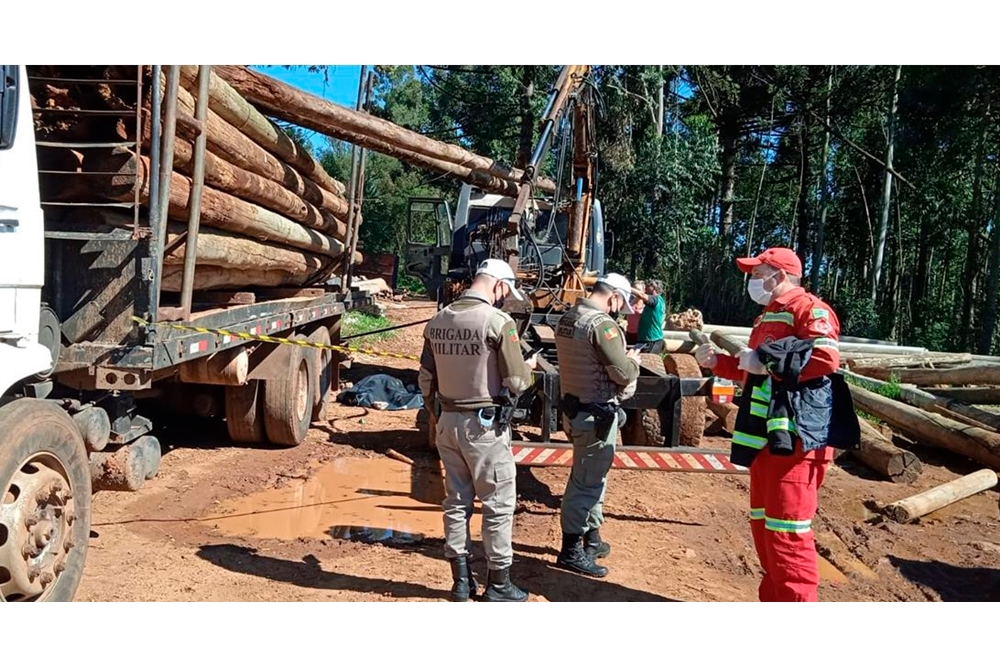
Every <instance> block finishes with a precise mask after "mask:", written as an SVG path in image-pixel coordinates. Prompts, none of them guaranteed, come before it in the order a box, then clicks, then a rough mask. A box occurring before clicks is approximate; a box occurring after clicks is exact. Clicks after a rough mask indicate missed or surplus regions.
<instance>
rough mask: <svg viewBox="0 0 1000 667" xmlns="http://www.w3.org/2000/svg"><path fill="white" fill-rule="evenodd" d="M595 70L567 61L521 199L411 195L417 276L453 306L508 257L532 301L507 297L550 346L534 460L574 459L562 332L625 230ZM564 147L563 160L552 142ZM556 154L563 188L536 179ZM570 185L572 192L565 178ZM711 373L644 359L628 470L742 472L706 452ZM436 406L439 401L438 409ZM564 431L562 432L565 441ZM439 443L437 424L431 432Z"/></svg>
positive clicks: (542, 368)
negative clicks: (480, 269)
mask: <svg viewBox="0 0 1000 667" xmlns="http://www.w3.org/2000/svg"><path fill="white" fill-rule="evenodd" d="M589 75H590V68H589V67H588V66H584V65H568V66H565V67H564V68H563V69H562V71H561V73H560V75H559V77H558V79H557V81H556V83H555V85H554V86H553V89H552V90H551V91H550V94H549V98H548V101H547V105H546V108H545V112H544V114H543V117H542V121H541V128H540V136H539V139H538V142H537V144H536V146H535V149H534V151H533V153H532V155H531V158H530V161H529V163H528V164H527V165H526V166H525V168H524V176H523V178H522V180H521V183H520V186H519V190H518V194H517V196H516V197H504V196H499V195H491V194H485V193H482V192H480V191H478V190H476V189H475V188H474V187H473V186H472V185H469V184H466V185H464V186H462V189H461V192H460V195H459V198H458V204H457V206H456V208H455V213H454V215H452V211H451V207H450V206H449V204H448V203H447V202H446V201H444V200H440V199H429V198H419V199H411V200H410V211H409V216H408V221H407V222H408V238H409V247H408V259H407V263H406V267H407V271H408V273H409V274H410V275H411V276H413V277H416V278H418V279H420V280H421V282H422V283H423V285H424V286H425V288H426V289H427V292H428V294H429V295H434V296H435V297H436V298H437V302H438V307H439V308H440V307H443V306H444V305H446V304H447V303H449V302H450V301H451V300H453V299H454V298H455V297H457V296H458V295H459V294H460V293H461V291H462V290H463V289H464V288H465V287H467V286H468V285H469V284H470V283H471V279H472V274H473V271H474V269H475V267H476V266H477V265H478V264H479V262H480V261H482V260H483V259H486V258H498V259H502V260H504V261H506V262H508V263H509V264H510V266H511V268H512V269H514V271H515V274H516V275H517V276H518V279H519V280H520V282H521V287H520V289H521V291H522V292H523V293H525V294H526V296H527V300H526V301H522V302H516V301H514V300H507V302H506V303H505V305H504V309H505V310H506V311H507V312H508V313H509V314H510V315H511V316H512V317H513V318H514V319H515V321H517V322H518V323H519V329H520V334H521V339H522V345H523V346H524V347H525V350H526V351H528V350H529V349H534V350H540V351H541V355H540V360H539V368H538V370H536V372H535V380H536V381H535V384H534V386H533V388H532V389H531V390H529V391H527V392H525V393H524V394H523V395H522V396H521V397H520V398H519V400H518V404H517V409H516V410H515V413H514V420H513V425H514V428H515V432H516V433H518V434H519V436H520V437H521V439H517V438H516V439H515V441H514V444H513V448H514V453H515V460H516V461H517V462H518V463H519V464H522V465H536V466H538V465H556V466H566V465H570V464H571V462H572V444H571V443H569V442H568V439H565V438H563V439H559V438H558V432H559V431H560V430H561V426H560V423H561V413H560V406H559V403H560V390H559V369H558V360H557V358H556V351H555V335H554V330H555V326H556V323H557V322H558V320H559V318H560V317H561V316H562V314H563V313H564V312H565V311H566V310H567V309H568V308H570V307H571V306H572V305H573V304H574V303H575V302H576V300H577V299H578V298H580V297H583V296H585V295H586V292H587V289H588V288H589V287H591V286H592V285H593V284H594V283H595V282H596V280H597V278H598V276H600V275H603V274H604V273H605V260H606V257H607V256H608V255H610V254H611V252H612V250H613V244H614V236H613V235H612V234H611V233H610V232H609V231H607V230H606V228H605V225H604V217H603V212H602V210H601V204H600V201H599V200H598V199H597V198H596V185H597V176H598V154H597V146H596V140H595V116H594V114H595V111H596V110H597V107H596V105H595V103H594V90H593V86H592V85H591V82H590V79H589ZM554 147H555V148H556V150H555V155H554V156H552V155H551V153H552V149H553V148H554ZM552 157H554V160H555V177H556V178H555V182H556V191H555V193H554V195H553V196H552V197H545V196H543V194H544V193H541V192H539V189H538V188H537V186H536V183H537V180H538V174H539V171H540V170H541V168H542V166H543V163H544V162H545V160H547V159H551V158H552ZM567 174H568V175H569V187H566V188H564V187H563V180H564V176H565V175H567ZM711 392H712V380H711V379H710V378H703V377H702V373H701V370H700V368H699V367H698V365H697V363H695V362H694V359H693V358H692V357H690V356H688V355H667V356H665V357H663V358H661V357H660V356H659V355H654V354H647V355H643V359H642V364H641V374H640V377H639V380H638V387H637V389H636V392H635V395H634V396H633V397H632V398H630V399H628V400H627V401H624V402H623V403H622V407H623V408H624V409H625V410H626V414H627V423H626V425H625V427H624V429H623V430H622V444H623V446H622V447H620V448H619V449H618V452H617V454H616V458H615V463H614V465H615V466H616V467H625V468H638V469H658V470H675V471H699V472H724V473H741V472H744V471H743V470H742V469H740V468H738V467H736V466H734V465H732V464H731V463H730V462H729V460H728V456H727V454H726V453H725V452H721V451H716V450H704V449H701V448H700V447H699V445H700V442H701V436H702V433H703V430H704V425H705V424H704V421H705V417H704V415H705V398H704V397H705V396H708V395H710V394H711ZM432 409H433V408H432ZM554 436H556V439H553V437H554ZM429 440H430V441H431V444H433V442H432V441H433V430H432V429H431V430H429Z"/></svg>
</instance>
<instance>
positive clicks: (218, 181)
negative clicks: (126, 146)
mask: <svg viewBox="0 0 1000 667" xmlns="http://www.w3.org/2000/svg"><path fill="white" fill-rule="evenodd" d="M147 125H148V123H147ZM149 136H150V133H149V132H146V133H144V135H143V138H144V141H143V147H144V148H147V149H148V148H149ZM174 168H175V169H177V170H178V171H180V172H182V173H183V174H185V175H187V176H190V175H191V174H192V173H193V171H194V146H193V145H192V144H191V142H189V141H187V140H186V139H184V138H182V137H180V136H178V137H177V138H176V139H175V140H174ZM205 183H206V184H208V185H210V186H212V187H214V188H216V189H218V190H222V191H223V192H225V193H227V194H231V195H233V196H235V197H239V198H240V199H245V200H247V201H250V202H253V203H254V204H259V205H261V206H264V207H266V208H268V209H270V210H272V211H274V212H275V213H280V214H281V215H285V216H288V217H289V218H291V219H292V220H295V221H296V222H301V223H302V224H304V225H306V226H307V227H311V228H312V229H318V230H320V231H323V232H327V233H330V234H332V235H333V236H334V237H336V238H338V239H340V240H344V238H345V236H346V234H347V225H346V224H344V223H343V222H342V221H340V220H338V219H337V218H336V217H334V215H333V214H332V213H330V212H329V211H327V210H325V209H320V208H317V207H316V206H314V205H313V204H311V203H309V202H307V201H306V200H305V199H303V198H301V197H299V196H298V195H296V194H295V193H293V192H292V191H290V190H287V189H285V188H284V187H282V186H281V185H278V184H277V183H275V182H274V181H272V180H269V179H266V178H264V177H263V176H258V175H257V174H255V173H253V172H251V171H247V170H245V169H241V168H240V167H237V166H235V165H232V164H229V163H228V162H226V161H225V160H223V159H222V158H220V157H217V156H215V155H213V154H212V153H210V152H208V151H206V152H205Z"/></svg>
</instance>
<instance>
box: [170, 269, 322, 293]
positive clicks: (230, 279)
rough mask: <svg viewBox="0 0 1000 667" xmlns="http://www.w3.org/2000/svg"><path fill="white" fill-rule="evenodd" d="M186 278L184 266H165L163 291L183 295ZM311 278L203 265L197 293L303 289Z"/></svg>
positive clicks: (197, 278) (196, 278) (197, 273)
mask: <svg viewBox="0 0 1000 667" xmlns="http://www.w3.org/2000/svg"><path fill="white" fill-rule="evenodd" d="M183 277H184V267H183V266H164V267H163V276H162V277H161V279H160V289H161V290H163V291H164V292H180V291H181V282H182V279H183ZM307 278H308V276H305V275H301V274H294V273H289V272H288V271H278V270H274V271H267V270H262V269H254V270H246V269H226V268H223V267H220V266H199V267H198V270H197V271H195V273H194V291H195V292H203V291H206V290H220V289H249V288H253V287H302V286H303V285H304V284H305V281H306V279H307Z"/></svg>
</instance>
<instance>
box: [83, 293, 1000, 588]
mask: <svg viewBox="0 0 1000 667" xmlns="http://www.w3.org/2000/svg"><path fill="white" fill-rule="evenodd" d="M433 313H434V307H433V305H432V304H430V303H428V302H425V301H406V302H404V303H402V304H391V306H390V309H389V311H388V316H389V317H390V318H391V319H392V320H394V321H396V322H400V323H403V322H413V321H417V320H423V319H426V318H428V317H430V316H431V315H432V314H433ZM421 330H422V327H415V328H411V329H404V330H401V331H400V332H399V333H398V335H397V336H395V337H394V338H393V339H391V340H390V341H388V342H386V343H384V344H382V347H383V348H384V349H387V350H389V351H395V352H403V353H407V354H418V353H419V349H420V332H421ZM416 367H417V364H416V362H413V361H406V360H381V359H373V358H371V357H362V356H358V357H357V358H356V359H355V361H354V366H353V368H351V369H350V370H349V371H346V372H345V374H344V378H345V379H348V380H355V381H356V380H357V379H360V378H362V377H365V376H366V375H369V374H371V373H374V372H388V373H390V374H393V375H396V376H397V377H400V378H401V379H403V380H404V382H407V383H411V384H415V383H416ZM327 416H328V422H327V423H324V424H322V425H317V426H314V427H313V428H312V430H311V431H310V434H309V438H308V440H307V442H306V443H305V444H303V445H301V446H299V447H297V448H294V449H264V448H261V449H249V448H244V447H237V446H234V445H232V444H230V443H229V442H228V439H227V437H226V433H225V427H224V425H223V424H220V423H213V422H209V421H199V420H195V419H193V418H183V419H178V420H172V421H170V422H169V424H170V426H171V427H170V428H168V429H166V430H164V432H162V433H161V434H160V437H161V441H162V442H163V443H164V448H165V454H164V457H163V463H162V467H161V470H160V473H159V476H158V477H156V478H155V479H153V480H151V481H150V482H147V484H146V485H145V487H144V488H143V489H141V490H140V491H139V492H137V493H114V492H102V493H100V494H98V496H97V497H96V498H95V502H94V518H93V527H92V534H91V542H90V546H89V549H90V551H89V555H88V562H87V567H86V572H85V574H84V578H83V582H82V583H81V585H80V589H79V591H78V593H77V599H79V600H236V601H244V600H276V601H291V600H341V601H352V600H392V599H401V600H446V599H447V595H448V589H449V588H450V572H449V569H448V566H447V563H446V562H445V561H444V560H443V557H442V551H441V549H442V545H441V514H440V507H439V506H437V505H435V502H436V501H437V500H438V498H439V497H440V479H439V478H438V477H436V474H435V473H436V465H437V464H436V462H435V460H434V458H433V457H432V456H431V455H430V454H429V453H428V452H427V451H426V449H425V446H424V443H425V441H426V435H425V434H424V433H423V432H421V431H419V430H418V429H417V426H416V413H415V411H402V412H380V411H376V410H369V409H364V408H358V407H349V406H344V405H341V404H333V405H332V406H331V408H330V410H329V412H328V415H327ZM705 446H708V447H717V448H722V449H725V448H727V446H728V443H727V442H726V441H725V440H723V439H718V438H711V439H706V443H705ZM391 450H394V451H396V452H399V453H402V454H403V455H405V456H407V457H410V458H411V459H414V460H415V462H416V466H415V467H414V468H411V467H410V466H409V465H408V464H407V463H405V462H400V461H398V460H396V459H394V458H390V457H389V456H387V452H390V451H391ZM913 451H915V452H916V453H917V454H918V456H919V457H920V458H921V460H922V461H923V464H924V473H923V475H922V476H921V477H920V479H919V480H918V481H917V482H916V483H914V484H913V485H911V486H902V485H897V484H892V483H889V482H883V481H879V480H877V479H876V478H875V476H874V475H873V474H872V473H869V472H868V471H867V470H865V469H864V468H862V467H858V466H857V465H855V464H851V463H850V462H848V461H847V460H845V459H841V460H840V462H839V463H838V464H837V465H834V466H833V467H831V470H830V472H829V474H828V476H827V481H826V484H825V485H824V487H823V489H822V491H821V494H820V511H819V515H818V517H817V520H816V521H815V522H814V526H815V527H816V531H817V533H816V534H817V540H818V542H819V544H820V552H821V554H822V555H823V556H824V557H825V558H824V560H823V562H821V570H822V572H823V582H822V584H821V587H820V599H821V600H829V601H849V600H859V601H867V600H944V601H955V600H965V601H995V600H1000V528H998V522H997V519H998V497H997V493H996V491H989V492H985V493H981V494H979V495H977V496H974V497H972V498H969V499H966V500H964V501H961V502H959V503H957V504H955V505H952V506H951V507H949V508H946V509H944V510H941V511H939V512H937V513H934V514H932V515H930V516H928V517H925V518H924V519H923V520H921V521H920V522H918V523H914V524H910V525H899V524H894V523H878V522H876V521H872V518H873V515H872V514H871V512H870V511H869V510H868V509H867V508H866V505H867V506H871V503H872V501H875V502H879V503H886V502H890V501H892V500H896V499H899V498H902V497H906V496H909V495H912V494H914V493H917V492H919V491H921V490H923V489H926V488H930V487H932V486H934V485H936V484H940V483H942V482H945V481H947V480H949V479H954V478H955V477H957V476H959V475H963V474H967V473H969V472H973V471H974V470H976V469H977V466H976V465H975V464H973V463H971V462H969V461H965V460H962V459H961V458H959V457H955V456H953V455H951V454H948V453H942V452H939V451H935V450H931V449H925V448H922V447H913ZM567 472H568V470H567V469H565V468H519V469H518V478H517V483H518V504H517V513H516V515H515V520H514V548H515V562H514V568H513V570H512V575H513V577H514V579H515V581H516V582H517V583H519V584H520V585H521V586H522V587H524V588H525V589H526V590H528V591H529V592H530V593H531V598H532V599H533V600H539V601H545V600H548V601H586V600H601V601H632V600H639V601H715V600H725V601H749V600H755V599H756V587H757V582H758V577H759V568H758V565H757V559H756V556H755V554H754V551H753V545H752V542H751V538H750V530H749V526H748V523H747V507H748V504H747V490H748V478H747V477H745V476H730V475H714V474H713V475H706V474H690V473H664V472H634V471H625V470H613V471H612V472H611V475H610V480H609V488H608V492H607V500H606V505H605V513H606V516H607V523H606V524H605V527H604V528H603V529H602V535H603V537H604V539H605V540H607V541H609V542H610V543H611V544H612V545H613V548H612V552H611V554H610V555H609V556H608V557H607V558H606V559H604V560H603V561H602V563H604V564H606V565H607V566H608V567H609V568H610V570H611V572H610V574H609V576H608V577H607V578H606V579H603V580H593V579H588V578H585V577H579V576H576V575H573V574H570V573H567V572H565V571H562V570H558V569H555V568H554V567H553V566H552V563H553V562H554V560H555V557H556V553H557V549H558V546H559V540H560V529H559V517H558V508H559V501H560V495H561V493H562V490H563V488H564V486H565V480H566V475H567ZM473 528H474V536H475V537H478V521H476V520H474V522H473ZM476 555H477V559H478V561H477V563H476V564H475V568H476V569H477V570H478V571H479V572H481V573H482V572H483V562H482V560H481V559H482V551H481V545H480V544H479V543H478V542H477V543H476Z"/></svg>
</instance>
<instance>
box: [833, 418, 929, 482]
mask: <svg viewBox="0 0 1000 667" xmlns="http://www.w3.org/2000/svg"><path fill="white" fill-rule="evenodd" d="M858 423H859V424H860V425H861V449H855V450H851V451H849V452H848V453H849V454H850V456H851V457H852V458H854V459H856V460H858V461H860V462H861V463H863V464H865V465H866V466H867V467H868V468H870V469H871V470H873V471H874V472H877V473H878V474H880V475H882V476H883V477H885V478H886V479H888V480H890V481H892V482H896V483H897V484H910V483H911V482H914V481H916V479H917V478H918V477H919V476H920V473H921V472H923V465H922V464H921V463H920V459H918V458H917V456H916V454H914V453H913V452H908V451H906V450H905V449H900V448H899V447H897V446H896V445H894V444H892V442H891V441H890V440H889V439H888V438H886V437H885V436H883V435H882V433H880V432H879V431H878V429H876V428H875V427H874V426H872V425H871V424H869V423H868V422H867V421H866V420H864V419H859V420H858Z"/></svg>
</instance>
